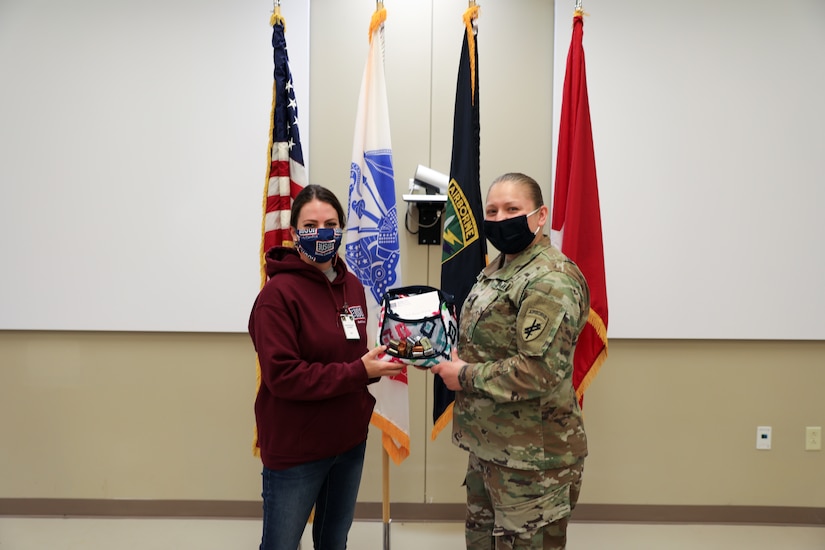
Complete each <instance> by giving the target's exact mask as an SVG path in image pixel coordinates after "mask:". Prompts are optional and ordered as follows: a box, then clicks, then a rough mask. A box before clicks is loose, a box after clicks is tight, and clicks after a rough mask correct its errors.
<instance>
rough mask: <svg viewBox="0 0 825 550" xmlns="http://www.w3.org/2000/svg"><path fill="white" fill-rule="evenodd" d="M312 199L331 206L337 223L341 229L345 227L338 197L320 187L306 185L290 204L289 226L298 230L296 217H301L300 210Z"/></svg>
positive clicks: (345, 223)
mask: <svg viewBox="0 0 825 550" xmlns="http://www.w3.org/2000/svg"><path fill="white" fill-rule="evenodd" d="M313 199H318V200H319V201H321V202H325V203H327V204H328V205H330V206H332V207H333V208H334V209H335V212H336V213H337V214H338V223H339V224H340V225H341V229H344V227H346V225H347V221H346V217H345V216H344V209H343V208H342V207H341V203H340V202H339V201H338V197H336V196H335V193H333V192H332V191H330V190H329V189H327V188H326V187H322V186H320V185H307V186H306V187H304V188H303V189H301V192H300V193H298V196H297V197H295V200H294V201H293V202H292V211H291V212H290V215H289V225H290V226H292V227H294V228H296V229H297V228H298V217H299V216H300V215H301V209H302V208H303V207H304V205H305V204H306V203H308V202H310V201H311V200H313Z"/></svg>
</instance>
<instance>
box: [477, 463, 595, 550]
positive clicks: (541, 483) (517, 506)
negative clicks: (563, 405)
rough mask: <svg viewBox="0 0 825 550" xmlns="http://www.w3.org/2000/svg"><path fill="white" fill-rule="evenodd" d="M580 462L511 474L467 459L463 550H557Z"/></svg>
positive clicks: (578, 483) (576, 493) (562, 539)
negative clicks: (465, 546)
mask: <svg viewBox="0 0 825 550" xmlns="http://www.w3.org/2000/svg"><path fill="white" fill-rule="evenodd" d="M583 467H584V459H582V460H580V461H579V462H578V463H576V464H574V465H573V466H569V467H566V468H562V469H558V470H540V471H532V470H514V469H512V468H505V467H503V466H499V465H498V464H495V463H492V462H487V461H484V460H480V459H479V458H478V457H476V456H475V455H474V454H472V453H470V460H469V463H468V465H467V477H466V478H465V480H464V484H465V486H466V488H467V518H466V522H465V532H464V533H465V540H466V542H467V550H516V549H519V550H527V549H529V550H563V549H564V547H565V545H566V544H567V522H568V520H569V518H570V513H571V512H572V511H573V508H575V506H576V501H577V500H578V499H579V491H580V490H581V477H582V470H583Z"/></svg>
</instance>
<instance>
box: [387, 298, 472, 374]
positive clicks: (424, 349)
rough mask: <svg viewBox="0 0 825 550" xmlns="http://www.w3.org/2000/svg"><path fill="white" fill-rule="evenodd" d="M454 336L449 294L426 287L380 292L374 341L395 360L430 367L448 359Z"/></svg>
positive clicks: (454, 328)
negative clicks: (382, 346)
mask: <svg viewBox="0 0 825 550" xmlns="http://www.w3.org/2000/svg"><path fill="white" fill-rule="evenodd" d="M457 335H458V328H457V327H456V322H455V315H454V312H453V304H452V297H451V296H450V295H448V294H445V293H443V292H441V291H440V290H438V289H437V288H433V287H430V286H406V287H399V288H391V289H390V290H388V291H387V292H386V293H385V294H384V296H383V298H382V300H381V310H380V312H379V314H378V338H377V342H378V343H379V344H382V345H385V346H387V351H386V353H387V355H389V356H391V357H393V358H395V360H398V361H400V362H402V363H405V364H407V365H414V366H416V367H425V368H428V367H431V366H433V365H435V364H436V363H438V362H440V361H442V360H444V359H449V358H450V352H451V351H452V348H453V346H454V345H455V343H456V338H457Z"/></svg>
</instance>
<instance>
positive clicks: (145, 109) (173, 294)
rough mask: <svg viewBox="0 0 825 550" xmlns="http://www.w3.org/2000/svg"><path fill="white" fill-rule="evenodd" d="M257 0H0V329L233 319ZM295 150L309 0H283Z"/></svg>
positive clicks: (243, 252)
mask: <svg viewBox="0 0 825 550" xmlns="http://www.w3.org/2000/svg"><path fill="white" fill-rule="evenodd" d="M272 8H273V3H272V1H271V0H269V1H266V0H198V1H194V0H175V1H168V2H167V1H161V0H150V1H148V2H137V3H135V2H128V1H126V0H77V1H74V2H58V1H56V0H34V1H32V0H3V2H0V67H2V77H0V78H2V86H0V121H1V122H0V125H1V126H0V197H1V198H0V232H1V234H0V258H1V259H0V262H2V269H0V329H12V330H104V331H107V330H112V331H187V332H188V331H192V332H239V331H243V330H245V328H246V322H247V319H248V315H249V309H250V307H251V304H252V301H253V300H254V298H255V295H256V294H257V291H258V288H259V285H260V275H259V271H258V258H259V251H258V249H259V246H260V234H261V208H262V206H261V201H262V194H263V189H264V182H265V179H266V160H267V157H266V154H267V152H266V147H267V142H268V138H267V133H268V131H269V114H270V108H271V103H272V78H273V76H272V46H271V36H272V28H271V27H270V26H269V18H270V15H271V13H272ZM281 10H282V11H281V13H282V14H283V15H284V17H285V18H286V21H287V32H286V38H287V44H288V47H289V55H290V66H291V68H292V70H293V78H294V82H295V89H296V95H297V102H298V109H299V116H300V117H301V122H302V125H301V131H302V141H303V142H304V153H305V156H306V157H308V144H309V140H308V135H307V132H308V129H309V124H308V122H309V118H308V113H309V2H308V1H306V0H301V1H300V2H297V1H290V2H283V6H282V8H281Z"/></svg>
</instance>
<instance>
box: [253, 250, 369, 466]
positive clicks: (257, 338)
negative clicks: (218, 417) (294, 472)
mask: <svg viewBox="0 0 825 550" xmlns="http://www.w3.org/2000/svg"><path fill="white" fill-rule="evenodd" d="M335 270H336V272H337V276H336V278H335V280H334V281H332V282H330V281H329V279H328V278H327V276H326V275H325V274H324V273H323V272H322V271H320V270H319V269H318V268H316V267H314V266H312V265H309V264H307V263H306V262H304V261H302V260H301V258H300V257H299V256H298V253H297V252H296V251H295V249H293V248H285V247H276V248H273V249H271V250H270V251H269V252H268V253H267V255H266V272H267V275H269V277H270V279H269V281H267V283H266V285H264V288H263V289H261V292H260V294H258V298H257V299H256V300H255V305H254V306H253V307H252V314H251V315H250V318H249V334H250V336H251V337H252V342H253V344H254V345H255V351H256V352H257V353H258V360H259V362H260V366H261V387H260V389H259V390H258V395H257V398H256V399H255V419H256V423H257V427H258V445H259V446H260V449H261V460H262V461H263V464H264V466H265V467H267V468H269V469H270V470H283V469H285V468H290V467H292V466H296V465H298V464H303V463H305V462H309V461H312V460H318V459H322V458H328V457H330V456H334V455H337V454H340V453H343V452H345V451H348V450H350V449H352V448H353V447H355V446H356V445H358V444H360V443H362V442H363V441H365V440H366V438H367V431H368V428H369V421H370V416H371V415H372V409H373V406H374V405H375V399H374V398H373V396H372V395H371V394H370V393H369V391H368V390H367V384H368V383H369V380H368V378H367V371H366V369H365V368H364V363H363V361H361V356H363V355H364V354H365V353H366V352H367V335H366V327H367V318H366V312H367V305H366V297H365V295H364V287H363V286H362V284H361V282H360V281H359V280H358V278H357V277H355V275H353V274H352V273H350V272H349V271H348V270H347V268H346V266H345V265H344V262H343V261H341V260H340V258H338V259H337V261H336V264H335ZM342 311H347V312H349V313H351V314H352V315H353V317H354V318H355V323H356V326H357V328H358V333H359V335H360V339H359V340H348V339H347V338H346V335H345V334H344V328H343V326H342V324H341V319H340V315H341V312H342Z"/></svg>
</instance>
